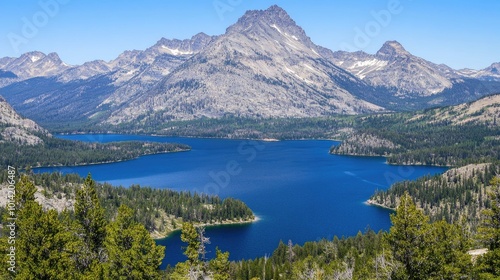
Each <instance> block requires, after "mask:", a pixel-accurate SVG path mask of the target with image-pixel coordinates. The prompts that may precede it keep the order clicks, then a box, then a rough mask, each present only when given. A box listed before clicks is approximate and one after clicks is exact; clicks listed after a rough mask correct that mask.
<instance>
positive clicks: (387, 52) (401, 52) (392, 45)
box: [376, 41, 411, 58]
mask: <svg viewBox="0 0 500 280" xmlns="http://www.w3.org/2000/svg"><path fill="white" fill-rule="evenodd" d="M409 55H411V54H410V53H409V52H407V51H406V50H405V48H404V47H403V45H401V44H400V43H399V42H398V41H387V42H385V43H384V45H383V46H382V47H381V48H380V50H378V52H377V54H376V56H378V57H382V58H390V57H397V56H409Z"/></svg>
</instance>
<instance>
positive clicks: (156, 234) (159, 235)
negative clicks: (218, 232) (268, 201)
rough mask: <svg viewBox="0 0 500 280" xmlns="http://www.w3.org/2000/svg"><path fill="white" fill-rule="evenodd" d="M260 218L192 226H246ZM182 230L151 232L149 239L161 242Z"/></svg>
mask: <svg viewBox="0 0 500 280" xmlns="http://www.w3.org/2000/svg"><path fill="white" fill-rule="evenodd" d="M260 220H261V218H259V217H258V216H255V215H254V218H253V219H251V220H243V221H241V220H240V221H232V220H226V221H222V222H216V223H213V224H210V223H201V224H200V223H195V224H194V226H195V227H206V228H211V227H218V226H229V225H246V224H252V223H256V222H258V221H260ZM181 230H182V228H181V227H179V228H176V229H174V230H171V231H169V232H166V233H159V232H157V231H155V232H152V233H150V234H151V237H153V239H155V240H163V239H166V238H169V237H170V236H171V235H172V234H174V233H175V232H178V231H181Z"/></svg>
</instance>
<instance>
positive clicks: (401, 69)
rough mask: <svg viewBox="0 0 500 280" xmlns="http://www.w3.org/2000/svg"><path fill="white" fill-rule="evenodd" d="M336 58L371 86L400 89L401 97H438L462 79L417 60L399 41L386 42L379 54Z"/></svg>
mask: <svg viewBox="0 0 500 280" xmlns="http://www.w3.org/2000/svg"><path fill="white" fill-rule="evenodd" d="M334 59H335V61H334V62H335V63H336V64H337V65H338V66H340V67H343V68H345V69H347V70H348V71H350V72H351V73H353V74H354V75H356V76H357V77H358V78H360V79H363V80H365V81H367V82H368V83H370V84H371V85H374V86H386V87H394V88H397V94H398V95H409V94H412V95H419V96H429V95H433V94H437V93H439V92H442V91H443V90H444V89H446V88H450V87H451V86H452V81H451V78H452V77H454V78H456V77H458V75H456V74H455V73H454V71H453V70H452V69H451V68H448V67H442V66H441V67H440V66H438V65H436V64H434V63H431V62H429V61H426V60H424V59H422V58H419V57H416V56H414V55H412V54H410V53H409V52H408V51H406V50H405V49H404V47H403V46H402V45H401V44H400V43H398V42H396V41H388V42H386V43H385V44H384V45H383V46H382V48H380V50H379V51H378V52H377V53H376V54H375V55H370V54H367V53H364V52H355V53H348V52H335V53H334Z"/></svg>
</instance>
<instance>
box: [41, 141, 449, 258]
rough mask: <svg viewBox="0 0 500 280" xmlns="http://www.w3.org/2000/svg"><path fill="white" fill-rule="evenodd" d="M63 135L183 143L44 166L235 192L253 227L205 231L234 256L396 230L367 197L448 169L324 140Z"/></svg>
mask: <svg viewBox="0 0 500 280" xmlns="http://www.w3.org/2000/svg"><path fill="white" fill-rule="evenodd" d="M60 137H61V138H64V139H71V140H80V141H89V142H103V143H104V142H112V141H126V140H140V141H156V142H177V143H184V144H188V145H190V146H191V147H192V150H191V151H189V152H182V153H170V154H159V155H150V156H144V157H140V158H138V159H135V160H130V161H126V162H119V163H112V164H100V165H91V166H81V167H57V168H39V169H37V170H36V172H48V171H61V172H63V173H78V174H80V175H81V176H86V175H87V174H88V173H89V172H90V173H92V177H93V178H94V179H95V180H97V181H99V182H108V183H111V184H113V185H116V186H118V185H122V186H130V185H131V184H140V185H142V186H151V187H155V188H170V189H174V190H189V191H197V192H205V193H210V194H217V195H219V196H221V197H223V198H224V197H234V198H238V199H240V200H242V201H244V202H245V203H246V204H247V205H248V206H249V207H250V208H251V209H252V210H253V211H254V213H255V214H256V215H257V216H258V217H259V221H257V222H255V223H252V224H247V225H232V226H219V227H211V228H207V230H206V234H207V236H208V237H210V241H211V244H210V245H209V246H208V250H209V251H210V254H209V257H211V256H213V255H214V254H215V247H216V246H218V247H219V248H220V249H221V250H223V251H229V252H230V259H232V260H239V259H249V258H256V257H261V256H264V255H270V254H272V252H273V250H274V249H275V248H276V247H277V245H278V243H279V241H280V240H282V241H283V242H285V243H286V242H288V240H292V242H293V243H294V244H295V243H298V244H303V243H304V242H306V241H315V240H320V239H323V238H327V239H331V238H333V236H335V235H337V236H339V237H340V236H350V235H355V234H357V232H358V231H365V230H366V229H367V228H371V229H373V230H375V231H378V230H381V229H383V230H387V229H389V227H390V219H389V214H390V211H388V210H386V209H382V208H378V207H373V206H368V205H366V204H365V203H364V202H365V201H366V200H367V199H368V198H369V197H370V195H372V194H373V193H374V191H375V190H377V189H386V188H388V187H389V186H390V184H392V183H394V182H395V181H400V180H407V179H415V178H418V177H420V176H423V175H426V174H436V173H442V172H444V171H445V170H446V169H445V168H439V167H426V166H418V167H413V166H410V167H408V166H392V165H388V164H386V163H385V159H384V158H381V157H349V156H336V155H330V154H328V150H329V148H330V147H331V146H332V145H335V144H338V142H334V141H326V140H306V141H280V142H262V141H250V140H225V139H202V138H181V137H179V138H177V137H175V138H172V137H156V136H140V135H70V136H60ZM158 243H160V244H162V245H165V246H166V247H167V248H166V257H165V260H164V266H165V265H167V264H171V265H175V263H177V262H178V261H183V260H185V258H184V256H183V255H182V249H181V247H182V246H184V244H183V243H182V242H181V241H180V234H179V233H175V234H173V235H171V236H170V237H169V238H166V239H163V240H158Z"/></svg>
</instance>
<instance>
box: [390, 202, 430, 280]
mask: <svg viewBox="0 0 500 280" xmlns="http://www.w3.org/2000/svg"><path fill="white" fill-rule="evenodd" d="M391 222H392V227H391V229H390V232H389V234H388V235H387V241H388V242H389V244H390V246H391V248H392V251H393V254H394V259H395V260H397V261H399V262H401V263H402V264H403V267H404V272H403V273H401V274H397V275H395V278H397V279H399V278H402V279H410V280H413V279H415V280H416V279H427V278H428V272H429V270H430V267H429V265H430V264H429V262H428V260H427V257H428V252H426V248H427V235H428V233H429V224H428V217H427V216H425V215H424V214H423V212H422V211H421V210H419V209H417V207H416V206H415V203H413V201H412V199H411V197H410V195H409V194H408V193H405V194H404V195H403V196H402V197H401V200H400V203H399V206H398V207H397V209H396V214H391Z"/></svg>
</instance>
